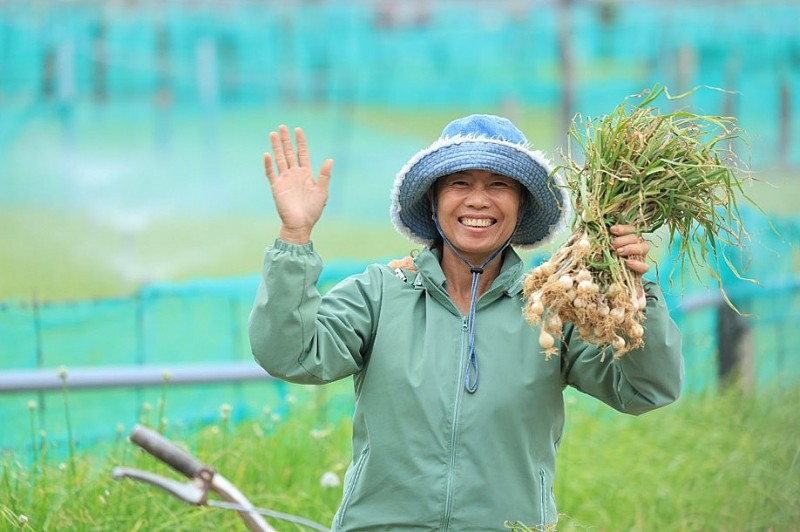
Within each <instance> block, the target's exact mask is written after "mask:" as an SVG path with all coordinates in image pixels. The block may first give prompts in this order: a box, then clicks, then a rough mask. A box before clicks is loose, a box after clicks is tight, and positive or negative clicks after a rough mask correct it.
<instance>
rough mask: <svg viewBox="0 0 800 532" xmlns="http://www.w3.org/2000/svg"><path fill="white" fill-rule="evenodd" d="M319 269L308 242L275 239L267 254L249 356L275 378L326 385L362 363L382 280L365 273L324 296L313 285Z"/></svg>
mask: <svg viewBox="0 0 800 532" xmlns="http://www.w3.org/2000/svg"><path fill="white" fill-rule="evenodd" d="M321 271H322V260H321V258H320V257H319V255H318V254H317V253H316V252H315V251H314V249H313V246H312V244H311V243H308V244H304V245H296V244H289V243H286V242H283V241H281V240H276V242H275V245H274V246H273V247H271V248H269V249H268V250H267V251H266V253H265V256H264V266H263V270H262V277H261V282H260V284H259V287H258V292H257V294H256V299H255V302H254V303H253V308H252V310H251V312H250V319H249V334H250V347H251V349H252V351H253V356H254V357H255V359H256V361H257V362H258V363H259V364H260V365H261V367H263V368H264V369H265V370H267V372H268V373H269V374H270V375H272V376H273V377H277V378H280V379H283V380H287V381H290V382H295V383H300V384H324V383H328V382H331V381H334V380H337V379H341V378H343V377H346V376H348V375H352V374H354V373H356V372H358V371H360V370H361V368H362V367H363V365H364V359H365V354H366V353H367V352H368V349H369V346H370V344H371V338H372V331H373V328H374V327H373V322H374V319H373V318H374V309H375V308H377V304H376V303H377V300H378V298H379V294H380V287H379V286H377V285H379V283H380V278H379V276H378V275H375V270H371V271H370V270H368V272H366V273H364V274H362V275H360V276H354V277H351V278H348V279H346V280H344V281H342V282H341V283H339V284H338V285H337V286H336V287H334V288H333V289H331V290H330V291H329V292H328V293H327V294H326V295H325V296H324V297H323V296H321V295H320V292H319V290H318V289H317V286H316V283H317V281H318V279H319V275H320V273H321ZM376 286H377V289H376Z"/></svg>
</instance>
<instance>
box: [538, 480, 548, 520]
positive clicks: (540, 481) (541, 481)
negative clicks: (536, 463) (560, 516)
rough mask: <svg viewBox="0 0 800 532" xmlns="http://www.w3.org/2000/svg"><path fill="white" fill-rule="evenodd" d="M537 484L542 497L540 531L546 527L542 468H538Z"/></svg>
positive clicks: (545, 503)
mask: <svg viewBox="0 0 800 532" xmlns="http://www.w3.org/2000/svg"><path fill="white" fill-rule="evenodd" d="M539 484H540V485H539V487H540V490H541V497H542V508H541V525H542V530H545V527H547V495H546V494H545V485H546V482H545V477H544V468H539Z"/></svg>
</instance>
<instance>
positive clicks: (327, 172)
mask: <svg viewBox="0 0 800 532" xmlns="http://www.w3.org/2000/svg"><path fill="white" fill-rule="evenodd" d="M332 168H333V159H326V160H325V162H324V163H322V168H320V169H319V178H318V179H317V185H318V186H320V187H323V188H324V189H325V190H326V191H327V190H328V183H330V180H331V169H332Z"/></svg>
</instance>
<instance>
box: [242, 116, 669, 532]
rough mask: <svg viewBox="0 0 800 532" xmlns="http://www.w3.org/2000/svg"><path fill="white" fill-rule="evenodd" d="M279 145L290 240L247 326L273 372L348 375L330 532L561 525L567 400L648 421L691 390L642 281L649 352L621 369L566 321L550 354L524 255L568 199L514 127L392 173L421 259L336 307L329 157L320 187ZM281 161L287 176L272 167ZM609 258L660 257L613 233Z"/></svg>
mask: <svg viewBox="0 0 800 532" xmlns="http://www.w3.org/2000/svg"><path fill="white" fill-rule="evenodd" d="M295 133H296V139H297V153H296V154H295V151H294V148H293V145H292V140H291V137H290V134H289V131H288V129H287V128H286V127H285V126H281V127H280V129H279V133H276V132H272V133H271V134H270V138H271V143H272V149H273V153H274V160H273V157H271V156H270V155H269V154H266V155H265V157H264V163H265V169H266V174H267V177H268V178H269V181H270V184H271V187H272V193H273V197H274V200H275V204H276V206H277V209H278V213H279V215H280V217H281V223H282V225H281V228H280V232H279V235H278V239H277V240H276V242H275V244H274V246H272V247H271V248H269V249H268V250H267V251H266V255H265V261H264V267H263V277H262V281H261V284H260V287H259V290H258V294H257V298H256V301H255V303H254V307H253V310H252V313H251V317H250V339H251V345H252V348H253V354H254V355H255V358H256V359H257V360H258V362H259V363H260V364H261V365H262V366H263V367H264V368H265V369H266V370H267V371H268V372H269V373H270V374H272V375H273V376H275V377H278V378H281V379H285V380H288V381H291V382H296V383H305V384H322V383H327V382H331V381H334V380H337V379H341V378H344V377H348V376H352V377H353V381H354V388H355V396H356V399H355V412H354V417H353V461H352V463H351V464H350V466H349V468H348V470H347V473H346V475H345V482H344V493H343V497H342V502H341V505H340V507H339V509H338V511H337V513H336V516H335V518H334V522H333V526H332V529H333V530H454V531H469V530H475V531H487V530H503V529H504V526H503V523H504V522H506V521H511V522H522V523H525V524H527V525H528V526H530V527H541V528H545V527H547V526H550V525H553V524H554V523H555V522H556V520H557V511H556V505H555V501H554V498H553V481H554V477H555V459H556V451H557V449H558V446H559V442H560V440H561V435H562V430H563V425H564V405H563V397H562V391H563V389H564V388H565V387H566V386H568V385H569V386H573V387H575V388H577V389H579V390H581V391H583V392H585V393H587V394H590V395H592V396H594V397H596V398H598V399H600V400H601V401H603V402H605V403H607V404H609V405H610V406H612V407H614V408H615V409H617V410H619V411H622V412H627V413H631V414H639V413H643V412H646V411H648V410H652V409H654V408H657V407H660V406H663V405H666V404H669V403H671V402H672V401H674V400H675V399H676V398H677V397H678V395H679V392H680V386H681V380H682V358H681V352H680V334H679V332H678V330H677V328H676V326H675V324H674V323H673V322H672V321H671V320H670V318H669V315H668V313H667V310H666V307H665V305H664V299H663V296H662V294H661V292H660V290H659V288H658V286H657V285H655V284H654V283H652V282H647V281H646V282H645V291H646V295H647V308H646V309H645V314H646V321H645V323H644V326H645V331H646V332H645V337H644V342H645V347H644V348H643V349H640V350H637V351H631V352H629V353H626V354H625V356H623V357H622V358H620V359H619V360H614V359H613V357H610V356H605V357H603V356H602V353H601V352H600V351H599V350H598V349H597V348H596V347H594V346H590V345H587V344H584V343H582V342H581V341H579V340H578V339H577V336H576V335H574V334H573V328H572V326H571V325H570V324H566V325H565V327H564V341H563V342H560V343H559V344H558V348H559V353H560V356H559V357H551V358H550V359H549V360H548V359H547V358H546V357H545V356H544V355H543V354H542V352H541V349H540V348H539V345H538V341H537V338H538V334H539V333H538V331H537V330H535V328H534V327H531V326H530V325H529V324H528V323H527V322H525V321H524V319H523V317H522V313H521V307H522V306H523V300H522V277H523V275H524V273H525V267H524V264H523V263H522V261H521V260H520V258H519V256H518V255H517V254H516V253H515V251H514V249H513V247H512V246H516V247H528V248H530V247H535V246H538V245H541V244H542V243H543V242H546V241H548V240H549V239H551V238H552V237H553V235H554V234H555V233H556V231H557V230H558V229H559V228H560V227H561V226H563V224H564V221H565V219H566V217H567V213H568V210H569V209H568V206H569V201H568V198H567V197H566V194H565V193H564V192H563V190H564V189H563V188H560V187H559V186H558V184H559V183H558V182H553V180H552V179H551V178H550V174H551V170H552V166H551V165H550V163H549V162H548V161H547V159H546V158H545V157H544V156H543V155H542V154H541V153H540V152H535V151H531V150H530V149H529V148H528V143H527V140H526V139H525V137H524V136H523V135H522V133H521V132H520V131H519V130H518V129H517V128H516V127H515V126H514V125H513V124H512V123H511V122H509V121H508V120H506V119H504V118H500V117H496V116H491V115H472V116H468V117H465V118H462V119H458V120H455V121H454V122H451V123H450V124H449V125H448V126H447V127H446V128H445V130H444V132H443V133H442V136H441V137H440V139H439V140H438V141H436V142H434V144H432V145H431V146H430V147H429V148H427V149H425V150H423V151H421V152H420V153H418V154H417V155H415V156H414V157H412V159H411V160H410V161H409V162H408V163H407V164H406V165H405V166H404V167H403V168H402V169H401V170H400V172H399V173H398V174H397V176H396V179H395V184H394V189H393V192H392V212H391V217H392V221H393V223H394V225H395V227H396V228H397V229H398V230H399V231H400V232H401V233H403V234H404V235H407V236H408V237H409V238H411V239H412V240H414V241H415V242H418V243H421V244H424V245H425V247H424V248H423V249H422V251H421V252H420V253H419V254H418V255H417V256H416V257H415V258H414V259H413V264H412V263H410V262H409V263H406V264H405V267H402V268H392V267H390V266H386V265H372V266H370V267H368V268H367V270H366V271H365V272H364V273H362V274H360V275H356V276H353V277H350V278H348V279H345V280H344V281H342V282H341V283H339V284H338V285H337V286H336V287H334V288H333V289H332V290H330V291H329V292H328V293H327V294H326V295H325V296H324V297H322V296H321V295H320V293H319V292H318V290H317V289H316V287H315V283H316V280H317V278H318V276H319V274H320V271H321V269H322V261H321V259H320V257H319V256H318V255H317V254H316V253H315V252H314V250H313V245H312V244H311V231H312V229H313V227H314V225H315V224H316V223H317V221H318V220H319V217H320V215H321V213H322V209H323V207H324V206H325V201H326V199H327V195H328V182H329V179H330V173H331V167H332V164H333V162H332V161H331V160H327V161H325V163H323V165H322V169H321V171H320V174H319V177H318V179H317V180H315V179H314V178H313V175H312V171H311V165H310V159H309V154H308V148H307V145H306V140H305V137H304V135H303V132H302V130H300V129H296V130H295ZM273 163H274V166H276V167H277V172H276V169H275V168H274V167H273ZM612 230H613V232H614V234H615V235H616V238H615V239H614V241H613V247H614V250H615V252H616V253H617V254H618V255H620V256H622V257H631V258H630V259H628V260H627V265H628V267H629V268H630V269H631V270H632V271H634V272H637V273H645V272H647V271H648V265H647V264H646V262H645V260H644V257H646V256H647V253H648V251H649V245H648V244H647V242H646V241H644V240H643V239H641V238H640V237H639V236H637V234H636V232H635V228H633V227H629V226H615V227H614V228H612Z"/></svg>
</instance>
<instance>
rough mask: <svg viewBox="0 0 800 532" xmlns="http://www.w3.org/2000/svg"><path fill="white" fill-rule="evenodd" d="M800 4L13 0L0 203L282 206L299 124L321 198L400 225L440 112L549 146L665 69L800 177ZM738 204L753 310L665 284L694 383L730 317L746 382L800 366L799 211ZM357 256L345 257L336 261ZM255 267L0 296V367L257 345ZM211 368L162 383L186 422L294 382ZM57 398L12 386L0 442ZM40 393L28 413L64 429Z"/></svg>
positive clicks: (227, 357)
mask: <svg viewBox="0 0 800 532" xmlns="http://www.w3.org/2000/svg"><path fill="white" fill-rule="evenodd" d="M798 21H800V4H798V3H796V2H795V3H792V2H780V3H764V2H755V1H752V2H748V1H724V2H723V1H713V2H688V1H687V2H663V1H655V0H651V1H646V0H639V1H637V0H618V1H613V0H560V1H556V0H550V1H547V0H498V1H493V2H482V1H478V0H461V1H457V0H447V1H445V0H437V1H431V0H415V1H401V0H302V1H301V0H272V1H270V0H229V1H217V2H214V1H210V0H184V1H181V0H171V1H165V2H158V1H145V0H139V1H137V0H124V1H123V0H118V1H107V2H101V1H88V0H83V1H78V0H75V1H58V2H57V1H41V0H39V1H23V0H6V1H0V210H28V211H30V212H31V213H32V216H35V213H36V212H37V210H39V209H60V210H64V211H75V212H81V213H90V214H92V215H96V216H97V219H98V220H99V222H98V223H106V224H113V223H117V222H118V223H119V224H120V227H122V228H123V229H124V228H128V229H127V230H130V231H133V230H135V227H134V229H130V227H133V226H135V225H136V224H137V220H142V219H144V218H146V217H147V216H148V214H149V213H152V212H156V211H158V212H161V211H169V212H172V213H186V214H195V215H197V214H200V215H204V214H206V213H213V214H214V215H215V216H225V215H228V214H230V215H234V214H237V215H238V214H241V213H252V214H266V215H270V216H274V211H273V207H272V206H271V205H270V202H269V201H268V196H267V195H266V194H267V193H266V192H265V186H264V183H263V181H261V180H260V179H261V177H260V172H261V169H260V167H259V162H258V159H259V156H260V154H261V153H262V152H263V151H264V149H265V146H266V134H267V132H268V131H269V130H270V129H272V128H275V127H276V126H277V125H278V124H279V123H287V124H290V125H302V126H303V127H304V128H306V130H307V131H309V132H310V135H313V138H314V142H315V144H314V150H315V152H318V153H319V154H320V156H319V161H321V160H322V157H323V155H324V156H331V157H333V158H334V159H336V161H337V165H336V173H337V178H336V180H335V181H334V182H333V185H332V186H333V187H334V189H333V190H332V193H331V200H330V205H329V206H328V211H326V212H328V214H329V215H330V217H331V219H334V220H335V219H343V220H348V221H353V222H356V223H372V224H377V223H388V216H387V213H388V206H389V189H390V185H391V182H392V179H393V176H394V173H395V172H396V171H397V169H399V167H400V165H401V164H402V163H403V162H404V161H405V160H406V159H407V158H408V157H409V156H410V155H411V154H413V153H414V152H415V151H417V150H418V149H419V148H420V147H422V146H423V145H426V144H427V143H428V142H429V141H430V140H432V137H433V136H434V135H438V133H439V131H440V130H441V127H442V126H443V125H444V123H446V121H447V119H448V118H450V117H453V116H455V115H457V114H460V113H462V112H464V113H466V112H496V113H500V114H505V115H507V116H509V117H510V118H512V119H513V120H515V121H517V122H518V123H520V124H521V125H522V126H523V129H524V130H525V131H526V134H527V135H528V138H529V139H530V140H531V141H532V142H533V143H534V144H535V145H536V146H537V147H541V148H543V149H545V150H546V151H548V152H553V153H555V152H557V151H558V150H559V149H560V148H561V147H562V143H563V140H564V137H565V135H564V132H565V130H566V126H567V124H568V122H569V120H571V119H572V117H573V116H574V115H575V114H576V113H580V114H581V115H584V116H595V115H598V114H602V113H605V112H608V111H610V110H611V109H613V107H615V106H616V105H617V104H618V103H619V102H620V101H621V100H622V98H624V97H625V96H627V95H631V94H636V93H639V92H641V91H642V90H644V89H646V88H647V87H650V86H652V85H653V84H654V83H661V84H664V85H666V86H668V87H669V88H670V91H671V92H672V93H673V94H678V93H680V92H683V91H687V90H690V89H693V88H697V87H700V89H698V90H697V91H696V92H695V93H693V94H692V95H691V96H690V97H689V98H687V99H686V100H682V101H681V105H686V104H687V103H688V104H689V105H691V106H692V107H693V109H695V110H699V111H700V112H703V113H706V114H714V115H725V116H736V117H737V118H738V120H739V123H740V125H741V127H742V128H743V129H744V130H745V131H746V132H747V133H748V138H749V142H750V150H749V153H750V156H751V158H752V159H751V162H752V166H753V168H754V169H756V170H762V171H773V170H776V169H778V170H780V171H782V172H788V173H792V172H794V174H798V175H800V31H799V30H798ZM704 87H705V88H704ZM714 88H719V89H725V90H715V89H714ZM676 105H677V104H676ZM748 216H751V217H752V218H748V221H749V225H748V228H749V231H750V233H751V236H752V237H753V248H752V249H750V250H746V251H745V252H744V253H745V254H746V255H748V256H747V258H746V259H744V258H741V257H740V258H741V260H743V261H745V262H748V263H749V264H750V267H751V269H750V270H749V271H748V273H749V274H752V276H754V277H756V278H758V279H760V280H761V281H762V285H763V286H762V287H755V286H754V285H751V284H749V283H742V282H740V281H737V280H736V279H731V280H730V281H729V286H730V294H731V297H734V298H736V301H737V303H739V304H740V305H741V306H742V307H743V308H745V309H746V310H747V311H748V312H751V313H752V314H753V315H754V317H753V318H748V319H747V320H748V321H745V322H740V321H739V320H738V318H736V317H734V318H732V322H731V320H730V319H729V320H728V321H726V320H724V319H722V317H724V313H725V310H724V309H725V308H726V307H725V306H724V305H720V298H719V296H718V294H717V293H716V292H715V291H714V290H711V291H709V290H707V289H704V288H702V287H694V285H692V284H691V282H687V284H686V285H685V286H686V288H684V289H682V290H671V287H669V286H665V289H667V290H668V291H671V293H673V294H674V295H673V298H672V299H671V301H670V302H671V306H672V308H673V313H674V316H675V318H676V320H677V321H679V323H680V324H681V327H682V328H683V330H684V332H685V335H686V338H685V342H686V358H687V377H688V381H687V387H688V389H689V390H691V391H698V392H699V391H702V390H706V389H710V388H711V389H713V388H714V386H716V382H717V375H718V372H719V369H720V368H719V360H720V357H719V356H718V355H719V354H720V350H721V349H722V347H721V342H722V341H723V340H724V339H726V338H728V337H730V335H734V336H735V337H736V338H741V339H742V342H747V346H748V347H747V348H746V349H745V351H746V353H747V355H746V356H747V358H748V360H751V361H752V367H751V368H750V369H749V370H747V371H748V372H749V376H750V378H751V380H752V383H751V384H752V386H753V387H756V388H758V387H763V386H769V385H772V384H775V383H787V384H788V383H796V382H797V381H798V377H800V363H798V359H797V357H794V356H793V355H791V352H790V351H792V350H793V349H792V346H793V345H795V344H797V341H798V332H797V331H798V327H797V324H798V323H800V297H799V296H798V282H800V277H798V273H797V271H798V263H800V257H798V254H797V250H796V248H795V247H793V243H796V242H798V241H800V239H798V231H799V229H798V220H797V219H796V218H795V217H793V216H786V215H779V216H774V217H772V223H773V224H774V226H775V228H776V229H777V230H778V234H777V235H776V233H775V232H774V231H773V229H772V227H770V225H769V223H767V222H766V221H765V219H764V217H763V216H762V215H761V214H760V213H758V212H756V211H754V212H752V213H749V214H748ZM115 220H116V221H117V222H115ZM119 220H123V221H121V222H120V221H119ZM121 230H122V229H121ZM778 235H779V236H778ZM1 257H2V255H0V258H1ZM531 260H537V257H533V258H532V259H531ZM255 267H257V264H256V265H254V268H255ZM363 267H364V264H363V262H357V261H356V262H354V261H353V260H350V259H349V258H348V257H335V258H333V260H331V261H330V263H329V268H328V269H327V270H326V275H327V277H326V282H333V281H335V280H336V279H338V278H341V276H344V275H346V274H349V273H353V272H356V271H360V269H361V268H363ZM662 269H665V270H666V269H669V265H668V264H664V265H662ZM254 273H255V272H254ZM679 281H680V280H679ZM0 282H2V280H1V279H0ZM256 282H257V278H256V276H255V275H253V276H246V277H241V278H239V277H237V278H218V279H211V280H198V281H194V282H171V281H170V280H169V279H166V280H161V281H159V282H155V283H150V284H146V285H143V286H141V289H140V290H138V291H137V292H136V293H135V294H133V295H130V296H127V297H119V298H113V299H110V298H109V299H99V300H98V299H89V298H87V299H86V300H81V301H37V300H35V298H34V299H31V300H25V299H23V300H19V299H10V300H8V301H5V302H0V381H1V380H2V376H3V372H4V371H5V372H10V371H22V370H29V371H31V372H35V371H44V372H56V371H57V369H58V368H59V367H60V366H66V367H68V368H82V367H126V366H152V367H165V368H167V367H169V366H170V365H175V364H187V363H198V362H208V363H224V362H231V363H233V362H235V363H243V362H250V361H251V356H250V353H249V347H248V345H247V340H246V336H245V330H244V329H245V326H246V318H247V312H248V311H249V306H250V302H251V300H252V297H253V295H254V292H255V283H256ZM730 323H733V324H734V325H733V326H732V327H733V329H731V328H730V327H731V325H730ZM737 324H738V325H737ZM726 327H728V328H726ZM737 327H738V328H737ZM731 331H733V332H731ZM737 349H738V348H737ZM66 382H67V383H68V382H69V380H68V379H67V381H66ZM265 388H269V391H265ZM210 389H211V388H209V386H207V385H204V386H186V387H182V388H181V389H180V390H177V389H176V390H175V391H171V392H170V398H171V399H170V401H171V402H170V407H169V409H170V416H171V417H172V418H176V419H179V420H182V422H184V423H187V424H190V423H195V422H198V421H200V420H203V419H207V418H209V416H213V415H214V412H215V407H216V405H218V404H219V403H220V402H222V401H226V402H229V403H232V404H234V405H236V406H235V408H236V412H237V414H238V415H240V416H249V415H253V414H254V412H257V411H258V410H259V408H260V406H257V405H262V404H264V402H265V396H270V397H273V400H274V401H275V404H278V405H279V404H282V401H284V399H285V397H284V394H285V393H287V392H286V387H282V386H280V385H277V384H271V385H269V386H265V384H264V383H263V382H260V381H256V382H255V383H253V382H249V383H235V384H220V385H218V386H216V387H213V395H212V394H211V392H209V390H210ZM158 395H159V391H158V389H155V390H153V389H150V388H144V387H132V388H130V387H129V388H124V389H113V390H109V389H102V390H90V391H77V392H75V393H74V394H73V396H72V399H71V401H72V404H71V408H72V410H73V412H74V415H75V416H76V417H77V418H79V419H82V420H83V421H85V422H87V423H88V422H91V423H89V425H91V426H87V427H86V428H85V429H82V434H81V436H80V437H81V438H82V439H83V440H84V441H87V442H88V441H91V440H93V439H95V438H103V437H107V436H109V433H113V427H114V426H115V425H116V423H124V424H127V425H130V424H131V423H132V422H134V421H135V420H136V419H137V418H138V416H140V415H141V409H142V404H143V402H145V401H148V402H151V403H152V402H155V401H156V400H157V398H158ZM59 397H60V392H57V391H38V392H37V391H24V392H23V391H19V390H18V391H13V392H11V391H10V392H7V393H2V392H0V426H2V427H3V430H2V431H0V449H5V448H12V449H13V448H19V447H21V446H23V445H25V444H26V441H27V440H28V436H29V434H28V432H27V431H28V424H29V420H28V419H27V416H20V415H18V414H19V412H20V410H24V403H25V402H27V401H28V400H29V399H30V398H34V399H36V400H37V401H38V402H39V404H41V405H44V404H53V403H55V404H58V401H59V400H60V399H59ZM21 404H22V405H23V406H22V407H20V405H21ZM51 410H54V411H53V412H52V413H48V412H47V411H46V409H44V408H41V409H40V412H39V414H38V415H40V416H42V419H43V420H44V421H43V423H44V424H45V425H47V426H49V427H50V430H49V431H48V432H49V434H50V437H52V438H53V439H54V440H58V439H59V438H61V439H63V438H64V436H65V432H64V427H63V423H62V422H61V421H59V419H60V414H59V412H58V411H57V410H56V408H52V409H51ZM45 416H47V418H46V419H45Z"/></svg>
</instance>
